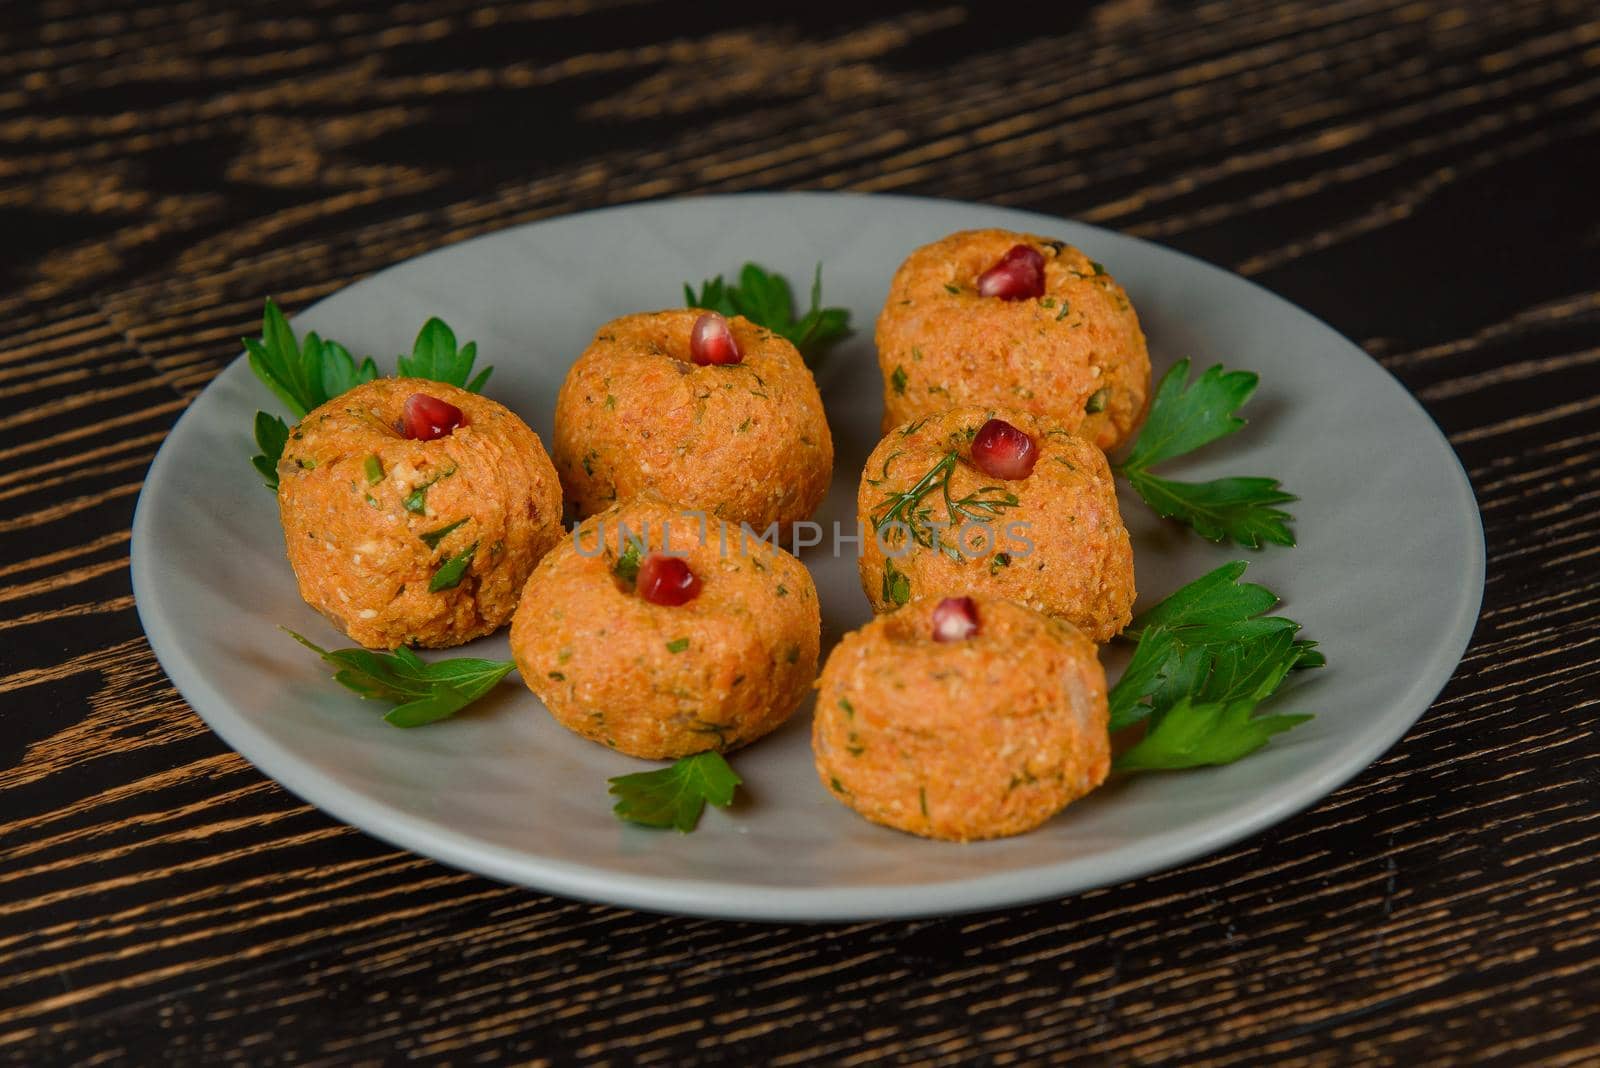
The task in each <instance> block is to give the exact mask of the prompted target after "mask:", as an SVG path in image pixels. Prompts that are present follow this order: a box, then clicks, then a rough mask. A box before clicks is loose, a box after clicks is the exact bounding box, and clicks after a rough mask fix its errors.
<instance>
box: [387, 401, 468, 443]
mask: <svg viewBox="0 0 1600 1068" xmlns="http://www.w3.org/2000/svg"><path fill="white" fill-rule="evenodd" d="M404 415H405V418H404V420H403V421H402V423H401V428H402V429H403V430H404V431H405V435H406V437H408V438H411V439H413V440H415V441H434V440H436V439H438V438H442V437H444V436H445V435H446V434H449V433H451V432H452V431H454V430H455V428H456V427H458V426H464V425H465V424H466V422H467V417H466V416H465V415H463V414H461V409H460V408H457V407H456V406H455V405H454V404H451V403H450V402H449V401H442V400H440V399H439V398H438V397H430V396H428V394H426V393H413V394H411V396H409V397H407V398H406V406H405V413H404Z"/></svg>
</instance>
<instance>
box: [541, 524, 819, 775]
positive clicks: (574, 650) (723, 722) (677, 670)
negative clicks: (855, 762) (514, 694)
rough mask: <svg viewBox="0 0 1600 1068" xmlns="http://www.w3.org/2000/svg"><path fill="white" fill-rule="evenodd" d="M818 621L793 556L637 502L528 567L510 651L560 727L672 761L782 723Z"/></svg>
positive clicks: (805, 680) (801, 690)
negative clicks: (530, 570) (529, 575)
mask: <svg viewBox="0 0 1600 1068" xmlns="http://www.w3.org/2000/svg"><path fill="white" fill-rule="evenodd" d="M821 625H822V624H821V616H820V614H819V611H818V607H817V591H816V587H815V585H814V584H813V583H812V581H811V574H810V572H808V571H807V570H806V568H805V566H804V565H802V564H801V563H800V561H798V560H796V559H795V558H794V557H793V556H790V555H789V554H788V553H786V552H784V551H783V550H782V549H779V548H776V547H774V546H773V545H771V544H770V543H768V542H765V541H761V540H760V539H758V538H755V537H750V536H746V535H745V534H744V532H742V531H741V530H740V529H739V528H738V527H730V526H728V525H725V524H721V523H718V522H717V521H716V520H709V521H708V520H704V518H703V517H699V516H696V515H694V514H690V513H687V512H686V510H685V508H684V507H683V506H681V505H678V504H670V503H668V502H666V501H664V500H662V499H660V498H659V497H658V496H656V495H654V494H645V495H644V496H640V497H635V498H632V499H630V500H629V501H626V502H623V503H620V504H618V505H616V506H614V507H612V508H610V509H608V510H607V511H605V512H602V513H600V514H599V515H597V516H593V517H591V518H590V519H589V520H587V521H586V522H584V523H583V524H581V525H580V526H579V527H578V529H577V530H575V531H574V532H573V534H572V537H570V538H567V539H565V540H563V541H562V543H561V544H560V545H559V546H557V547H556V548H555V549H554V550H552V551H551V553H550V554H549V555H548V556H546V557H545V558H544V560H543V561H542V562H541V563H540V565H539V566H538V567H537V568H536V569H535V570H534V573H533V577H532V578H530V579H529V580H528V584H527V587H526V588H525V589H524V590H523V594H522V604H521V606H520V607H519V608H518V609H517V614H516V618H515V619H514V620H513V621H512V624H511V655H512V656H513V657H514V658H515V659H516V662H517V667H518V669H519V670H520V671H521V673H522V678H523V681H524V682H526V683H527V684H528V688H529V689H531V690H532V691H533V692H534V693H535V694H536V695H537V696H538V697H539V699H540V700H541V701H543V702H544V704H545V707H546V708H548V709H549V710H550V714H551V715H552V716H554V717H555V718H556V720H557V721H558V722H559V723H561V724H562V726H565V727H567V728H568V729H570V730H572V731H575V732H577V733H578V734H581V735H583V736H584V737H585V738H589V739H591V740H593V741H596V742H600V743H601V744H603V745H607V746H610V747H611V748H613V749H616V750H619V751H621V752H624V753H628V754H630V755H632V756H637V757H646V758H651V759H663V758H675V757H681V756H687V755H689V754H691V753H699V752H704V751H706V750H710V749H715V750H719V751H726V750H729V749H734V748H737V747H739V746H741V745H744V744H746V743H747V742H751V741H754V740H755V739H757V738H759V737H761V736H762V735H764V734H766V733H767V732H769V731H771V730H773V729H775V728H776V727H778V726H779V725H780V724H782V723H783V722H784V721H785V720H786V719H788V718H789V716H790V715H792V714H793V713H794V710H795V709H796V708H797V707H799V705H800V703H801V702H802V700H803V699H804V697H805V695H806V691H807V689H808V688H809V687H810V685H811V681H812V679H813V678H814V677H815V675H816V670H817V653H818V647H819V643H820V641H821Z"/></svg>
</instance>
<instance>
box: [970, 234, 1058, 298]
mask: <svg viewBox="0 0 1600 1068" xmlns="http://www.w3.org/2000/svg"><path fill="white" fill-rule="evenodd" d="M978 292H979V293H980V294H981V295H983V296H985V297H999V298H1000V299H1001V300H1032V299H1034V298H1036V297H1042V296H1044V257H1043V256H1041V255H1040V254H1039V252H1038V250H1037V249H1032V248H1029V247H1028V246H1027V245H1014V246H1012V248H1011V251H1009V252H1007V253H1006V254H1005V255H1004V256H1001V257H1000V260H999V262H998V263H996V264H995V265H994V266H993V267H990V268H989V269H988V270H987V271H984V272H983V273H982V274H980V275H979V276H978Z"/></svg>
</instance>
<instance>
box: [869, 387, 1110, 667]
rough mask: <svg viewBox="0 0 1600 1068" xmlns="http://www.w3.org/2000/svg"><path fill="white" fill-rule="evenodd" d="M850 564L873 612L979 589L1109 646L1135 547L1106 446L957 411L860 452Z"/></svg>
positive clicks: (1037, 420) (1016, 418) (1018, 417)
mask: <svg viewBox="0 0 1600 1068" xmlns="http://www.w3.org/2000/svg"><path fill="white" fill-rule="evenodd" d="M856 508H857V513H858V515H859V517H860V521H861V525H862V529H863V531H864V536H863V538H862V551H861V556H860V559H859V560H858V563H857V566H858V569H859V571H860V573H861V588H862V590H863V591H864V592H865V593H866V595H867V599H868V600H869V601H871V602H872V607H873V610H874V611H877V612H887V611H891V610H893V609H894V608H896V607H897V606H898V605H899V604H903V603H904V602H905V601H907V600H909V599H911V598H913V597H923V596H928V595H933V594H942V595H959V594H974V595H976V594H987V595H989V596H995V597H1004V598H1007V599H1009V600H1013V601H1018V602H1020V603H1022V604H1025V605H1027V606H1028V607H1030V608H1034V609H1037V610H1039V611H1041V612H1044V613H1046V614H1047V615H1052V616H1057V617H1059V618H1061V619H1064V620H1066V621H1067V622H1069V623H1071V624H1073V625H1074V626H1076V627H1078V628H1079V629H1081V630H1082V631H1083V632H1084V633H1085V634H1087V635H1088V636H1089V637H1090V638H1093V639H1094V640H1095V641H1101V642H1103V641H1109V640H1110V639H1111V638H1112V637H1114V636H1115V635H1116V634H1117V632H1119V631H1120V630H1122V628H1123V627H1125V626H1127V625H1128V623H1129V622H1130V621H1131V620H1132V618H1133V600H1134V582H1133V548H1132V545H1131V543H1130V542H1129V540H1128V530H1127V528H1126V527H1124V526H1123V525H1122V515H1121V512H1120V511H1119V510H1118V508H1117V491H1116V486H1115V484H1114V483H1113V481H1112V477H1111V467H1110V465H1109V464H1108V463H1107V462H1106V458H1105V454H1104V453H1102V452H1101V451H1100V450H1099V449H1097V448H1096V447H1095V446H1093V445H1091V444H1089V443H1088V442H1087V441H1085V440H1083V439H1082V438H1080V437H1078V436H1076V435H1074V434H1072V433H1070V432H1068V431H1067V430H1066V429H1065V428H1063V427H1061V426H1058V425H1055V424H1053V423H1052V422H1051V421H1049V420H1048V419H1044V418H1041V417H1038V416H1034V415H1031V414H1029V413H1028V412H1025V411H1019V410H1016V409H1010V408H956V409H953V410H951V411H947V412H941V413H940V414H938V415H934V416H929V417H925V418H919V419H916V420H913V421H912V422H909V423H906V424H905V425H903V426H900V427H897V428H895V429H894V430H891V431H890V432H889V433H888V435H887V436H886V437H885V438H884V439H883V440H882V441H881V442H879V443H878V447H877V448H876V449H874V450H873V451H872V455H871V456H870V457H868V459H867V465H866V468H865V470H864V471H863V472H862V478H861V485H860V488H859V490H858V492H857V496H856Z"/></svg>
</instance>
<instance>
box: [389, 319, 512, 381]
mask: <svg viewBox="0 0 1600 1068" xmlns="http://www.w3.org/2000/svg"><path fill="white" fill-rule="evenodd" d="M477 356H478V343H477V342H476V341H469V342H467V343H466V344H465V345H463V346H461V348H460V349H457V348H456V335H455V331H453V330H451V329H450V327H448V326H446V325H445V322H444V320H443V319H440V318H437V317H435V318H432V319H429V320H428V321H427V322H425V323H423V324H422V330H421V331H420V332H419V333H418V334H417V340H416V341H415V342H413V343H412V346H411V355H410V356H401V357H400V358H399V360H398V361H397V367H398V369H399V373H400V375H401V376H402V377H404V378H429V379H432V380H433V381H435V382H445V383H448V384H449V385H452V386H459V387H460V388H462V389H465V390H467V391H468V392H469V393H481V392H483V386H484V383H486V382H488V381H489V375H490V374H492V373H493V372H494V368H493V367H485V368H484V369H483V371H482V372H481V373H480V374H479V375H478V377H477V378H472V377H471V376H472V364H473V362H474V361H475V360H476V359H477Z"/></svg>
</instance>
